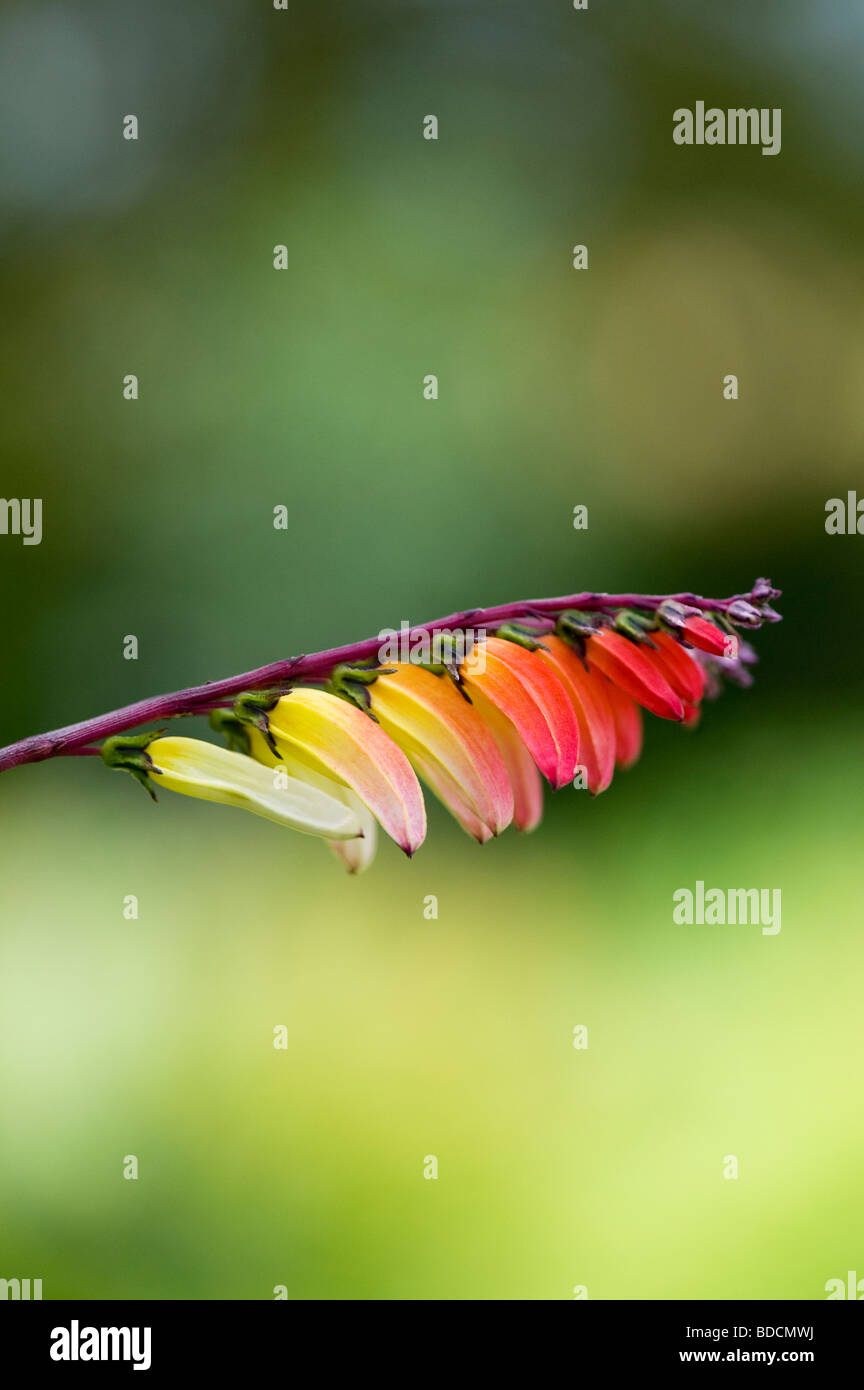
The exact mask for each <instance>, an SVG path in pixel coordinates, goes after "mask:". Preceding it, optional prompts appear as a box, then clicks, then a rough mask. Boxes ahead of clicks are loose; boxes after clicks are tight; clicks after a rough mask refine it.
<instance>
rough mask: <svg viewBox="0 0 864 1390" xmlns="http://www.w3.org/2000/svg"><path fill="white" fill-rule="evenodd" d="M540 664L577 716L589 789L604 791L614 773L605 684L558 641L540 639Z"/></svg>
mask: <svg viewBox="0 0 864 1390" xmlns="http://www.w3.org/2000/svg"><path fill="white" fill-rule="evenodd" d="M543 646H544V647H545V649H546V650H545V651H543V650H541V651H539V652H538V655H539V656H540V658H541V660H543V661H545V662H546V663H547V665H548V666H550V667H551V669H552V670H553V671H554V672H555V674H556V675H557V676H558V679H559V680H560V681H561V684H562V685H563V686H564V689H565V690H566V692H567V695H568V696H569V698H570V701H571V703H572V705H573V709H574V711H575V713H576V722H577V724H578V726H579V760H580V762H581V764H582V766H583V767H584V768H585V771H586V775H587V780H588V789H589V791H591V792H593V793H594V794H595V795H596V794H597V793H599V792H602V791H605V790H606V788H607V787H608V786H609V783H610V782H611V781H612V774H613V772H614V771H615V718H614V712H613V709H612V705H611V702H610V700H609V695H608V682H607V681H604V679H603V677H602V676H601V675H599V674H598V673H597V672H596V671H587V670H586V669H585V666H584V665H583V663H582V661H581V659H580V658H579V657H578V656H577V655H576V653H575V652H574V651H573V649H572V647H568V646H567V643H566V642H564V641H562V639H561V638H560V637H555V636H554V635H550V636H548V637H544V638H543Z"/></svg>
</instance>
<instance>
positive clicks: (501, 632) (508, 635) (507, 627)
mask: <svg viewBox="0 0 864 1390" xmlns="http://www.w3.org/2000/svg"><path fill="white" fill-rule="evenodd" d="M494 635H495V636H496V637H503V639H504V641H505V642H515V644H516V646H517V647H524V648H525V650H526V651H527V652H536V651H537V650H538V649H539V650H540V651H543V652H548V650H549V648H548V647H545V646H544V645H543V643H542V642H541V641H540V638H539V637H538V636H537V632H536V629H535V628H531V627H528V626H527V625H526V624H525V623H517V622H511V623H502V624H501V626H500V627H497V628H496V629H495V633H494Z"/></svg>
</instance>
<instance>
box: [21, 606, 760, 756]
mask: <svg viewBox="0 0 864 1390" xmlns="http://www.w3.org/2000/svg"><path fill="white" fill-rule="evenodd" d="M779 596H780V591H779V590H777V589H774V588H772V586H771V584H770V582H769V581H768V580H765V579H759V580H757V581H756V583H755V584H754V585H753V588H752V589H751V590H750V592H749V593H743V594H733V595H732V596H731V597H730V598H725V599H711V598H703V597H701V596H700V595H698V594H693V593H680V594H665V595H650V594H649V595H646V594H605V593H594V592H585V593H580V594H570V595H567V596H566V597H562V598H549V599H531V600H523V601H518V602H515V603H505V604H499V605H497V606H495V607H491V608H471V609H467V610H466V611H464V612H460V613H451V614H449V615H448V616H447V617H444V618H437V619H435V621H434V622H431V623H421V624H418V625H417V626H416V627H412V628H411V629H410V631H409V632H408V638H409V640H411V641H414V640H415V639H416V640H419V639H421V638H422V637H423V636H424V635H425V636H427V637H431V636H432V635H434V634H435V633H436V632H440V631H442V630H443V631H448V632H452V631H457V630H460V629H464V628H468V627H471V628H481V629H485V630H487V631H490V632H496V631H498V630H499V629H501V628H503V627H505V625H508V624H517V625H522V624H527V625H528V627H529V629H530V631H533V632H534V633H535V634H536V635H537V636H538V638H540V640H542V637H543V634H544V633H547V632H551V631H552V630H553V629H554V628H555V626H556V623H557V622H558V620H559V618H560V616H561V614H563V613H567V612H570V611H575V612H576V613H577V614H578V615H579V620H582V619H583V618H584V615H589V614H590V615H594V618H595V620H596V621H597V622H598V624H599V625H600V626H601V627H603V626H611V625H612V624H614V622H615V619H616V615H617V614H619V613H620V612H621V610H631V611H634V612H636V613H644V614H651V615H657V614H659V616H660V617H661V618H662V619H663V620H664V621H668V620H669V619H672V625H674V622H675V620H683V621H682V622H681V625H682V626H685V625H686V624H687V623H688V620H691V619H692V620H694V621H693V622H691V624H690V630H691V631H696V632H698V622H696V621H695V620H701V621H703V622H704V621H705V619H704V617H703V615H706V614H712V615H714V616H715V617H716V618H717V619H718V620H719V621H720V622H721V623H723V624H724V625H725V624H726V623H728V624H730V625H736V626H743V627H746V628H747V629H748V630H749V629H753V628H756V627H758V626H759V625H761V623H762V622H763V621H765V622H777V621H779V618H780V615H779V614H778V613H776V612H775V611H774V609H773V608H771V607H770V602H771V601H772V600H774V599H776V598H778V597H779ZM664 606H665V607H664ZM667 615H668V618H667ZM673 615H674V617H673ZM622 640H626V639H623V638H622ZM529 641H530V639H529ZM742 645H743V644H742ZM380 646H381V636H380V635H379V636H376V637H368V638H366V639H365V640H363V641H361V642H354V643H350V644H348V645H347V646H341V647H333V648H330V649H328V650H326V651H320V652H314V653H311V654H303V655H300V656H292V657H287V658H285V659H284V660H281V661H275V662H272V663H271V664H270V665H267V666H260V667H258V668H257V669H256V670H253V671H245V672H243V673H242V674H240V675H236V676H228V677H227V678H225V679H224V680H217V681H209V682H207V683H205V684H203V685H198V686H190V687H188V688H187V689H184V690H177V691H172V692H170V693H169V694H165V695H154V696H151V697H149V698H148V699H144V700H139V701H137V702H135V703H134V704H131V705H125V706H123V707H122V708H120V709H116V710H112V711H110V712H109V713H107V714H102V715H97V716H96V717H95V718H91V719H85V720H82V721H81V722H79V723H77V724H68V725H66V726H64V727H63V728H60V729H54V730H51V731H50V732H48V733H43V734H35V735H32V736H31V737H29V738H24V739H21V740H20V741H19V742H17V743H12V744H10V745H9V746H8V747H6V748H2V749H0V772H6V771H8V770H9V769H10V768H13V767H19V766H22V765H23V764H26V763H36V762H44V761H45V760H47V759H49V758H56V757H70V756H92V755H95V754H97V753H99V752H100V749H99V748H96V747H94V745H95V744H97V743H100V742H101V741H102V740H104V739H110V738H114V737H116V736H117V735H118V734H122V733H125V732H127V731H128V730H130V729H135V728H139V727H140V726H141V725H144V724H150V723H153V722H161V721H163V720H165V719H174V718H178V717H181V716H188V715H203V716H207V715H209V714H211V712H212V711H214V710H220V709H225V708H230V706H231V705H232V703H233V701H234V699H235V698H236V697H237V696H238V695H240V694H246V693H248V692H255V691H264V690H267V691H276V692H279V691H280V690H281V691H287V690H288V689H289V688H290V687H291V686H293V685H295V684H297V683H300V682H302V683H303V684H304V685H324V684H326V683H327V682H328V681H330V680H331V679H332V677H333V674H334V672H338V671H339V669H340V668H344V667H362V666H363V665H364V664H367V663H369V662H374V661H375V660H376V658H377V655H378V652H379V649H380ZM352 674H353V678H354V681H355V683H357V684H358V685H359V683H360V682H359V680H358V676H357V673H356V672H355V673H352ZM342 677H343V679H344V672H342ZM356 693H358V694H359V690H358V691H357V692H356Z"/></svg>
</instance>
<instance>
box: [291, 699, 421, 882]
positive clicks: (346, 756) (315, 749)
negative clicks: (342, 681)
mask: <svg viewBox="0 0 864 1390" xmlns="http://www.w3.org/2000/svg"><path fill="white" fill-rule="evenodd" d="M268 726H269V733H270V737H271V738H272V739H273V742H274V744H275V748H276V751H277V753H279V754H282V755H283V756H284V753H283V749H284V750H285V752H287V754H288V756H289V757H290V758H291V759H292V760H293V761H294V762H295V763H297V764H305V765H306V766H308V767H309V768H310V769H311V770H312V771H313V772H317V773H323V775H324V776H325V777H331V778H333V779H335V780H336V781H337V782H343V783H344V784H345V785H346V786H348V787H350V788H351V789H352V790H353V791H354V792H355V793H356V794H357V796H358V797H359V798H360V800H361V801H362V802H363V804H364V806H366V807H367V808H368V810H369V811H371V812H372V814H373V816H375V818H376V820H377V821H378V822H379V824H380V825H381V826H382V827H383V829H384V830H386V831H387V834H388V835H390V836H391V838H392V839H394V840H395V841H396V843H397V845H399V847H400V848H401V849H403V850H404V851H405V853H406V854H408V855H412V854H413V853H414V852H415V850H417V849H419V848H420V846H421V845H422V843H423V841H424V839H425V838H426V807H425V805H424V803H423V793H422V792H421V790H420V784H419V783H418V781H417V778H416V776H415V774H414V771H413V769H412V767H411V764H410V763H409V762H408V759H407V758H406V757H405V754H404V753H403V752H402V750H401V748H399V747H398V746H397V745H396V744H395V743H394V742H393V740H392V739H390V738H388V737H387V735H386V734H385V733H384V732H383V730H382V729H380V728H379V727H378V725H377V724H375V723H374V722H373V721H372V720H371V719H369V718H368V716H367V715H365V714H363V712H362V711H361V710H359V709H357V708H356V706H354V705H351V704H348V703H347V702H346V701H345V700H341V699H339V697H338V696H336V695H331V694H330V693H329V692H328V691H326V690H292V691H291V692H290V694H288V695H284V696H283V697H282V698H281V699H280V700H279V701H278V702H277V703H276V705H275V706H274V708H273V709H272V710H271V711H270V712H269V715H268Z"/></svg>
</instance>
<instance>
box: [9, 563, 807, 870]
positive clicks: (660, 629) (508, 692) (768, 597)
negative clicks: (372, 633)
mask: <svg viewBox="0 0 864 1390" xmlns="http://www.w3.org/2000/svg"><path fill="white" fill-rule="evenodd" d="M779 597H780V591H779V590H778V589H774V588H772V586H771V583H770V581H769V580H767V579H759V580H757V581H756V584H754V586H753V588H752V589H751V590H750V592H749V593H748V594H736V595H734V596H733V597H732V598H729V599H705V598H700V597H699V596H697V595H695V594H690V593H684V594H674V595H668V596H653V595H639V594H597V593H583V594H575V595H571V596H570V597H568V598H560V599H539V600H532V601H528V602H522V603H511V604H503V605H500V606H498V607H496V608H487V609H471V610H468V611H467V612H464V613H457V614H452V615H450V616H449V617H447V618H441V619H438V620H437V621H436V622H434V623H428V624H425V625H423V626H421V627H418V628H411V629H407V630H406V631H405V632H403V634H402V636H405V637H406V638H407V639H408V640H409V644H411V645H410V653H411V654H410V655H409V658H408V659H406V660H402V659H400V660H394V661H386V660H385V655H389V653H390V650H391V648H390V647H389V645H387V644H384V645H382V642H381V636H383V634H381V635H379V637H378V638H368V639H366V640H365V641H363V642H358V643H355V644H353V645H351V646H348V647H340V648H335V649H332V650H330V651H324V652H317V653H314V654H312V655H307V656H299V657H289V658H288V659H286V660H284V661H277V662H275V663H273V664H272V665H270V666H264V667H261V668H259V669H258V670H256V671H250V672H246V673H245V674H243V675H240V676H231V677H229V678H227V679H226V680H221V681H214V682H211V683H210V684H207V685H202V686H195V687H192V688H190V689H188V690H181V691H178V692H176V693H174V694H171V695H161V696H156V697H154V698H152V699H148V700H142V701H139V702H138V703H137V704H134V705H128V706H126V707H125V708H124V709H120V710H115V711H114V712H113V713H111V714H107V715H102V716H99V717H97V718H95V719H89V720H85V721H83V722H82V723H80V724H73V725H69V726H68V727H66V728H63V729H57V730H55V731H54V732H53V733H49V734H40V735H36V736H35V737H32V738H28V739H23V740H22V741H21V742H20V743H16V744H11V745H10V746H9V747H8V748H4V749H0V772H3V771H6V770H7V769H9V768H12V767H16V766H19V765H21V764H23V763H29V762H40V761H43V760H44V759H46V758H52V757H60V756H75V755H87V754H91V755H101V757H102V760H103V762H104V763H105V764H106V765H107V766H108V767H111V768H114V769H119V770H121V771H126V772H129V773H131V774H132V776H133V777H134V778H135V779H136V781H138V782H139V783H140V784H141V785H142V786H143V787H144V788H145V789H146V790H147V791H148V793H149V794H150V795H151V796H152V797H153V799H154V800H156V796H157V791H158V790H161V789H165V790H170V791H174V792H179V793H181V794H182V795H185V796H192V797H196V798H199V799H202V800H206V801H213V802H222V803H223V804H226V805H229V806H234V807H237V808H240V809H243V810H248V811H252V812H253V813H254V814H256V815H259V816H263V817H265V818H267V819H269V820H272V821H275V822H276V823H277V824H279V825H284V826H288V827H289V828H290V829H293V830H299V831H300V832H301V833H303V834H306V835H315V836H317V837H319V838H320V839H323V840H324V841H325V842H326V843H327V844H328V845H329V846H330V847H331V848H332V849H333V850H334V851H335V853H336V854H337V855H338V856H339V858H340V859H341V860H342V862H343V863H344V864H345V866H346V867H347V868H348V869H349V870H350V871H351V872H353V873H358V872H360V871H361V870H363V869H365V868H366V867H367V866H368V865H369V863H370V862H371V861H372V859H373V857H374V854H375V847H376V837H377V829H378V827H380V828H381V829H382V830H383V831H384V832H385V833H386V834H387V835H389V836H390V838H391V839H393V840H394V841H395V842H396V844H397V845H399V846H400V848H401V849H403V850H404V851H405V853H406V854H407V855H409V856H411V855H413V854H414V853H415V851H416V850H417V849H419V847H420V845H421V844H422V843H423V840H424V838H425V835H426V807H425V802H424V797H423V790H422V785H421V784H423V785H425V786H426V788H427V789H428V790H429V791H431V792H432V793H433V795H434V796H435V797H437V798H438V800H439V801H441V802H442V803H443V805H444V806H445V807H446V808H447V810H448V811H450V812H451V814H452V815H453V816H454V817H455V819H456V820H457V822H458V823H459V824H460V825H461V826H462V828H463V829H464V830H465V831H467V833H468V834H469V835H471V836H472V837H473V838H474V839H475V840H477V841H478V842H479V843H481V844H483V843H485V842H486V841H487V840H489V839H491V838H493V837H495V836H498V835H500V834H501V833H502V832H503V831H505V830H506V829H507V827H508V826H510V825H511V824H512V825H514V826H515V827H516V828H517V829H519V830H523V831H528V830H532V829H534V827H535V826H536V825H537V824H538V822H539V821H540V818H541V816H542V811H543V783H544V781H545V782H548V783H549V785H550V786H551V787H552V789H553V790H556V789H559V788H561V787H564V786H566V785H568V783H572V784H574V785H576V786H580V787H586V788H587V789H588V791H589V792H590V793H591V794H592V795H595V796H596V795H598V794H599V793H601V792H603V791H605V790H606V789H607V788H608V787H609V785H610V783H611V781H612V778H613V775H614V772H615V770H616V768H619V769H627V768H631V767H632V766H633V765H634V763H635V762H636V761H637V760H638V758H639V755H640V752H641V749H642V737H643V716H642V711H643V710H648V711H649V713H651V714H654V715H656V716H657V717H659V718H661V719H669V720H674V721H676V722H678V723H682V724H684V725H685V726H688V727H692V726H694V725H695V724H697V723H698V721H699V718H700V716H701V710H702V704H703V701H704V699H705V698H713V697H715V696H716V695H717V694H719V692H720V690H721V688H722V683H723V680H724V679H731V680H733V681H735V682H737V683H738V684H740V685H749V684H751V682H752V676H751V673H750V669H749V668H750V666H751V665H752V664H753V663H754V662H755V660H756V655H755V653H754V651H753V649H752V647H751V646H750V644H749V643H748V642H746V641H745V640H743V639H742V638H741V637H740V635H739V632H740V629H745V630H749V629H756V628H758V627H760V626H761V625H762V623H763V622H766V621H767V622H778V621H779V619H780V615H779V614H778V613H777V612H776V611H775V610H774V609H773V608H772V607H771V604H772V602H773V600H775V599H777V598H779ZM436 634H438V635H440V636H443V635H444V634H447V635H448V641H449V642H450V646H449V647H448V655H447V656H446V657H445V658H444V659H443V660H440V661H436V660H434V659H430V646H431V647H434V638H435V636H436ZM454 634H455V635H456V638H457V639H458V638H459V637H460V636H461V637H463V638H467V641H466V642H464V643H463V647H464V648H467V649H466V650H459V656H458V657H457V656H456V655H454V651H455V650H457V649H459V643H458V641H457V642H456V647H455V648H454V646H453V640H452V639H453V636H454ZM415 646H416V648H417V649H418V650H419V651H420V652H421V656H420V657H417V658H416V659H415V657H414V654H413V653H414V650H415ZM400 655H401V653H400ZM191 715H207V716H209V722H210V727H211V729H212V730H213V731H215V732H216V733H218V734H220V735H221V736H222V737H224V739H225V740H226V742H227V745H228V746H227V747H222V746H221V745H217V744H214V743H213V742H210V741H207V740H204V739H195V738H183V737H176V736H169V735H166V733H165V730H164V729H159V730H156V731H148V732H143V733H138V734H135V733H131V732H129V731H131V730H133V729H135V728H140V727H141V726H142V725H143V724H148V723H152V722H155V721H160V720H164V719H167V718H176V717H180V716H191Z"/></svg>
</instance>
